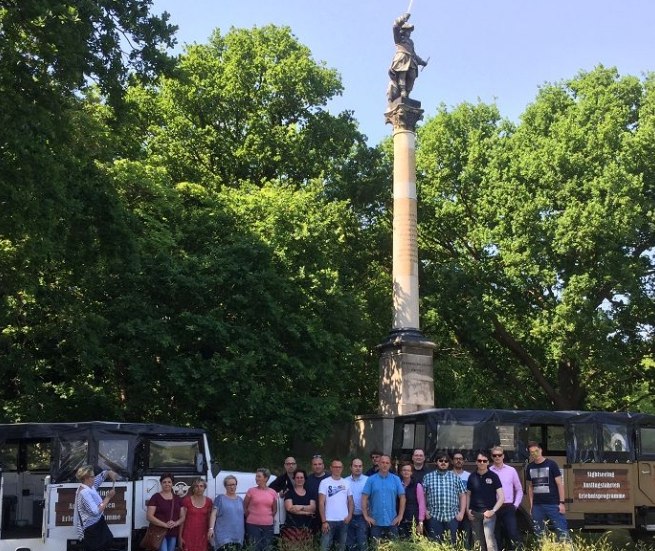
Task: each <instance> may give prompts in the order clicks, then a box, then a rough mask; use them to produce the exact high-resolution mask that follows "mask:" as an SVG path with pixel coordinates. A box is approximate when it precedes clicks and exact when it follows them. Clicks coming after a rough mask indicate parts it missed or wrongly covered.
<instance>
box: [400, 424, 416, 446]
mask: <svg viewBox="0 0 655 551" xmlns="http://www.w3.org/2000/svg"><path fill="white" fill-rule="evenodd" d="M415 427H416V425H414V423H405V424H404V425H403V443H402V446H401V448H402V449H404V450H409V449H413V448H414V428H415Z"/></svg>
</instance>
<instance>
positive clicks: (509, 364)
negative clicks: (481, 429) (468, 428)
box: [419, 67, 655, 409]
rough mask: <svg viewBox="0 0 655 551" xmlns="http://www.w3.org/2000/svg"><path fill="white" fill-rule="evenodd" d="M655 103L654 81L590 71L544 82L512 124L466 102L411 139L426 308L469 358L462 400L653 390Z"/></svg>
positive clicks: (616, 401)
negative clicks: (415, 149)
mask: <svg viewBox="0 0 655 551" xmlns="http://www.w3.org/2000/svg"><path fill="white" fill-rule="evenodd" d="M654 98H655V96H654V95H653V79H652V77H648V78H647V79H646V80H645V81H643V82H642V81H640V80H639V79H637V78H634V77H620V76H619V75H618V73H617V71H616V70H615V69H606V68H603V67H598V68H596V69H595V70H593V71H591V72H589V73H581V74H580V75H578V76H577V77H576V78H574V79H571V80H570V81H568V82H564V83H560V84H555V85H548V86H545V87H543V88H542V89H541V91H540V93H539V95H538V97H537V100H536V101H535V102H534V103H533V104H532V105H530V106H529V107H528V108H527V110H526V111H525V113H524V114H523V116H522V119H521V123H520V124H519V125H518V126H517V127H516V128H514V127H513V126H512V125H510V124H508V123H506V122H503V121H500V119H499V116H498V113H497V111H496V109H495V108H494V107H490V106H485V105H477V106H471V105H463V106H460V107H458V108H457V109H455V110H454V111H453V112H447V111H446V110H445V109H444V110H442V111H441V112H440V113H439V114H438V115H437V116H436V117H434V118H433V119H432V120H430V121H429V122H428V123H426V125H425V126H424V127H423V128H422V129H421V134H420V153H419V164H420V167H421V177H420V193H421V203H420V204H421V205H422V208H423V210H422V213H421V214H420V217H419V221H420V235H421V236H422V243H421V245H422V248H423V251H422V252H421V258H424V259H425V267H424V268H425V276H424V278H423V281H424V282H429V283H428V285H429V289H428V290H427V291H426V293H425V295H426V296H425V298H424V302H425V304H426V305H427V310H428V316H427V317H428V319H429V320H430V321H431V323H434V324H435V326H436V327H440V328H442V329H440V331H442V334H443V333H445V334H447V335H449V336H451V338H452V339H454V342H455V344H456V346H457V347H458V348H459V349H461V350H463V351H465V352H466V354H465V359H464V360H463V361H462V362H461V363H460V367H462V368H464V369H466V370H468V373H467V377H466V381H465V382H464V384H463V385H462V386H461V387H460V388H461V392H462V393H463V392H465V390H464V388H465V387H468V388H467V390H466V392H467V393H468V395H469V396H473V395H475V396H480V395H482V396H484V390H485V388H489V387H492V388H493V387H494V386H495V385H498V387H497V388H498V389H502V388H505V389H507V390H509V392H503V391H502V390H500V394H499V395H496V397H495V398H493V399H491V398H483V399H485V400H489V401H495V400H498V399H499V398H498V396H502V398H500V399H501V400H502V401H503V402H504V405H508V406H517V407H532V406H534V407H536V406H537V405H539V406H541V405H546V404H547V405H551V406H555V407H557V408H559V409H575V408H582V407H590V408H609V409H625V408H629V407H635V406H637V405H638V403H639V401H640V399H642V398H643V397H644V396H649V395H650V394H651V393H652V385H653V377H652V371H649V369H650V368H649V367H648V365H650V364H649V363H648V362H647V361H646V360H647V359H648V358H649V357H651V356H652V327H653V321H654V319H653V315H654V313H655V312H654V311H653V304H654V303H653V267H654V266H653V257H652V251H653V245H654V234H653V215H652V213H653V212H654V211H653V185H654V182H655V180H653V178H652V174H653V165H652V157H650V156H649V154H650V153H651V149H652V147H653V143H655V142H653V139H652V138H653V134H652V129H653V112H652V104H653V101H654ZM425 287H426V286H425V284H424V289H425ZM482 370H484V371H482Z"/></svg>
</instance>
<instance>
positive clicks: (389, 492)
mask: <svg viewBox="0 0 655 551" xmlns="http://www.w3.org/2000/svg"><path fill="white" fill-rule="evenodd" d="M378 467H379V470H378V472H377V473H376V474H374V475H372V476H369V477H368V480H367V481H366V484H365V485H364V489H363V490H362V515H364V520H366V522H367V524H368V525H369V527H370V528H371V537H372V538H374V539H381V538H397V537H398V525H399V524H400V522H401V521H402V520H403V515H404V513H405V488H404V487H403V484H402V482H401V481H400V478H398V477H397V476H396V475H395V474H393V473H391V472H390V471H391V457H389V456H388V455H381V456H380V458H379V460H378Z"/></svg>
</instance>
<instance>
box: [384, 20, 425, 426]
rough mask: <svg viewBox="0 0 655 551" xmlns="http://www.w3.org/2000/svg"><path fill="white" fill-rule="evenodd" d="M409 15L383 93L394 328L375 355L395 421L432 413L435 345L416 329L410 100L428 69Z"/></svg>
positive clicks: (396, 32) (417, 108)
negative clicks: (388, 131)
mask: <svg viewBox="0 0 655 551" xmlns="http://www.w3.org/2000/svg"><path fill="white" fill-rule="evenodd" d="M409 17H410V14H409V13H406V14H404V15H402V16H400V17H399V18H398V19H396V20H395V22H394V25H393V36H394V42H395V44H396V53H395V55H394V58H393V61H392V62H391V67H390V68H389V76H390V77H391V81H390V83H389V88H388V90H387V97H388V100H389V105H388V108H387V111H386V113H385V118H386V122H387V123H389V124H391V125H393V151H394V167H393V290H392V292H393V324H392V329H391V332H390V333H389V335H388V336H387V338H386V339H385V340H384V341H383V342H382V343H381V344H380V345H379V346H378V349H379V352H380V363H379V365H380V405H379V413H380V414H382V415H400V414H403V413H410V412H412V411H417V410H419V409H425V408H431V407H434V375H433V369H432V361H433V350H434V343H432V342H430V341H428V340H427V339H426V338H425V337H424V336H423V333H422V332H421V330H420V324H419V281H418V244H417V239H416V238H417V229H416V223H417V219H416V217H417V208H416V149H415V144H416V123H417V122H418V121H420V120H421V119H422V118H423V110H422V109H421V103H420V102H419V101H416V100H413V99H410V97H409V94H410V92H411V91H412V89H413V87H414V81H415V80H416V78H417V77H418V72H419V66H420V65H421V66H425V65H427V61H424V60H423V59H421V58H420V57H419V56H418V55H417V54H416V52H415V51H414V42H413V41H412V39H411V33H412V31H413V30H414V26H413V25H412V24H411V23H408V19H409Z"/></svg>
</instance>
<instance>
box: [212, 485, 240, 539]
mask: <svg viewBox="0 0 655 551" xmlns="http://www.w3.org/2000/svg"><path fill="white" fill-rule="evenodd" d="M223 486H225V494H224V495H217V496H216V499H215V500H214V509H216V524H215V525H214V546H215V547H216V549H217V551H238V550H239V549H241V547H243V537H244V531H245V529H244V524H243V516H244V508H243V499H241V497H240V496H238V495H237V479H236V477H235V476H232V475H231V474H230V475H227V476H226V477H225V478H224V479H223Z"/></svg>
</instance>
